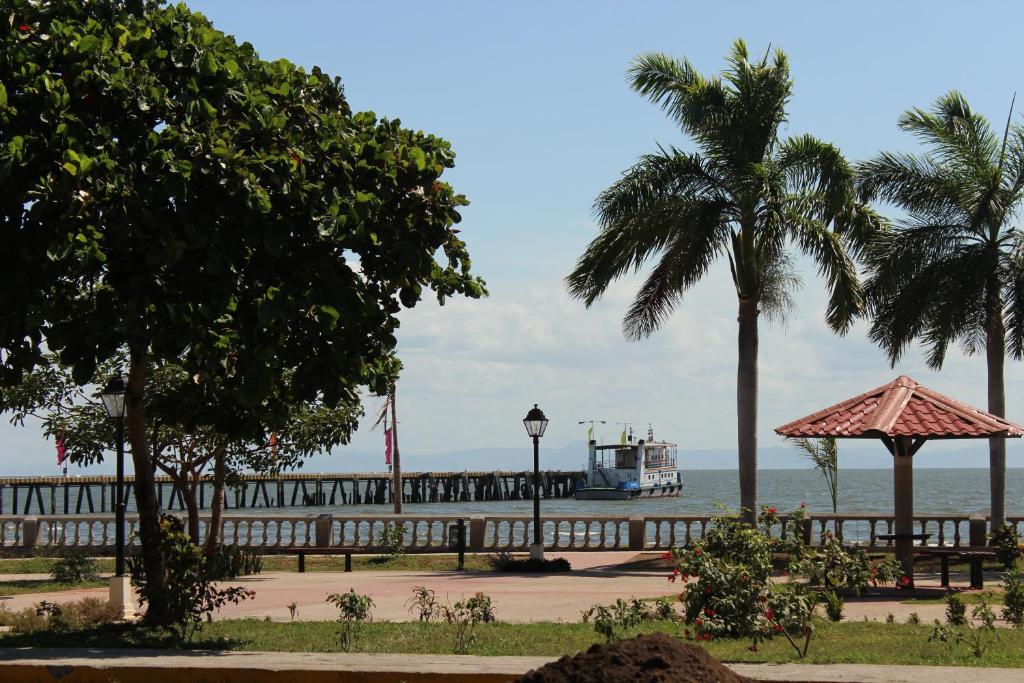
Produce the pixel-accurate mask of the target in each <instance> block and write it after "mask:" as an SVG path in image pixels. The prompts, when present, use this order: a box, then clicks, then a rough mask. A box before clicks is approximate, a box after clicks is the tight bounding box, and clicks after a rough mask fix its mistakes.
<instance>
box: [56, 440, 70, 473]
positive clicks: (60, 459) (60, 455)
mask: <svg viewBox="0 0 1024 683" xmlns="http://www.w3.org/2000/svg"><path fill="white" fill-rule="evenodd" d="M67 459H68V450H67V449H66V448H64V437H63V436H58V437H57V466H58V467H60V466H61V465H63V464H64V461H65V460H67Z"/></svg>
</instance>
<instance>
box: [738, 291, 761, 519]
mask: <svg viewBox="0 0 1024 683" xmlns="http://www.w3.org/2000/svg"><path fill="white" fill-rule="evenodd" d="M757 316H758V310H757V301H755V300H753V299H750V298H744V297H741V298H740V309H739V317H738V321H739V327H740V330H739V367H738V370H737V373H736V436H737V446H738V452H739V470H740V518H741V519H742V520H743V521H745V522H747V523H748V524H750V525H753V524H755V523H756V520H757Z"/></svg>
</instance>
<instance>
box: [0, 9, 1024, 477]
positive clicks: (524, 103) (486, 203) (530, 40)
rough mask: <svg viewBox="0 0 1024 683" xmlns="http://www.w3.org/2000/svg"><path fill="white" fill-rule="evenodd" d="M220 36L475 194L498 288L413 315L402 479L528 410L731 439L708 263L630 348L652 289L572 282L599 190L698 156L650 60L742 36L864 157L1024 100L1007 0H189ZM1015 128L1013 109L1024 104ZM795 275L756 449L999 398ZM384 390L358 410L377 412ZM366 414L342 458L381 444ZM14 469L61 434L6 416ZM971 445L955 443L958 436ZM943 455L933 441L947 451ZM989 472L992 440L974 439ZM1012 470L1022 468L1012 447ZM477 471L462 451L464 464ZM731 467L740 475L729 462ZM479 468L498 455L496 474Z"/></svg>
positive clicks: (702, 443)
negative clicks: (827, 424) (325, 83)
mask: <svg viewBox="0 0 1024 683" xmlns="http://www.w3.org/2000/svg"><path fill="white" fill-rule="evenodd" d="M187 4H188V5H189V6H190V7H192V8H193V9H194V10H198V11H201V12H203V13H205V14H206V15H207V16H208V17H210V19H211V20H212V21H213V23H214V25H215V26H216V27H218V28H219V29H221V30H223V31H225V32H227V33H229V34H232V35H234V36H235V37H236V38H237V39H238V40H239V41H248V42H250V43H252V44H253V45H254V46H255V47H256V49H257V50H258V51H259V53H260V54H261V56H262V57H263V58H265V59H277V58H287V59H289V60H291V61H293V62H295V63H297V64H300V65H302V66H304V67H312V66H314V65H318V66H320V67H322V68H323V69H324V70H325V71H327V72H328V73H330V74H332V75H338V76H340V77H341V78H342V80H343V83H344V86H345V92H346V96H347V98H348V100H349V102H350V104H351V105H352V107H353V108H354V109H355V110H372V111H375V112H376V113H377V114H378V115H380V116H386V117H389V118H400V119H401V121H402V123H403V124H404V125H405V126H406V127H409V128H414V129H423V130H425V131H427V132H430V133H434V134H437V135H439V136H441V137H444V138H445V139H447V140H449V141H450V142H451V143H452V145H453V148H454V150H455V152H456V155H457V157H456V165H455V168H454V170H452V171H450V172H447V173H446V174H445V179H447V180H448V181H449V182H451V183H452V184H453V186H454V187H455V188H456V189H457V190H458V191H459V192H461V193H463V194H465V195H466V196H467V197H468V198H469V199H470V201H471V202H472V204H471V205H470V206H469V207H467V208H466V209H465V210H464V212H463V222H462V224H461V225H460V228H461V229H462V234H461V236H462V237H463V238H464V239H465V240H466V242H467V243H468V245H469V249H470V253H471V255H472V258H473V269H474V271H475V272H476V273H477V274H478V275H480V276H482V277H483V278H484V279H485V280H486V281H487V283H488V289H489V291H490V296H489V297H488V298H487V299H484V300H480V301H466V300H455V301H450V302H449V303H448V304H446V305H445V306H444V307H439V306H437V305H436V303H431V302H429V301H426V302H424V303H422V304H421V305H419V306H417V307H416V308H415V309H413V310H410V311H406V312H404V313H403V315H402V327H401V330H400V331H399V353H400V355H401V357H402V360H403V363H404V365H405V370H404V373H403V377H402V379H401V381H400V383H399V388H398V413H399V418H400V425H399V427H400V444H401V448H402V451H403V453H405V454H406V458H405V459H404V465H403V467H404V469H407V470H410V469H412V470H414V469H417V462H416V456H417V455H421V454H422V455H426V454H432V453H433V454H437V453H448V452H454V451H465V450H469V449H486V448H490V447H494V448H499V447H500V448H517V447H522V448H523V449H524V451H526V450H527V449H528V448H529V442H528V439H527V436H526V433H525V431H524V429H523V426H522V422H521V420H522V418H523V416H524V415H525V413H526V411H527V410H528V409H529V408H530V407H531V406H532V404H534V403H538V404H539V405H540V406H541V408H542V409H543V410H544V411H545V413H546V414H547V416H548V417H549V419H550V420H551V422H550V426H549V427H548V431H547V434H546V435H545V437H544V445H545V447H550V448H561V447H564V446H565V445H566V444H568V443H570V442H574V441H580V442H582V440H583V438H584V434H585V428H584V427H581V426H580V425H579V424H578V422H579V421H580V420H589V419H603V420H606V421H607V422H608V425H607V426H606V427H604V431H603V433H602V432H600V431H599V435H602V436H604V437H605V438H609V439H611V438H613V437H614V435H615V434H617V431H618V429H620V428H619V427H616V426H615V423H618V422H632V423H633V424H634V425H635V427H636V429H637V431H638V432H640V433H646V431H647V425H648V423H652V424H653V425H654V429H655V433H656V435H657V436H659V437H662V438H667V439H670V440H673V441H676V442H678V443H679V444H680V448H683V449H722V450H725V451H728V450H730V449H734V448H735V439H736V418H735V374H736V332H737V330H736V298H735V293H734V290H733V289H732V284H731V281H730V278H729V274H728V265H727V263H725V262H719V263H716V264H715V265H714V266H713V267H712V270H711V272H710V273H709V275H708V277H707V278H706V279H705V281H704V282H702V283H701V284H700V285H699V286H698V287H696V288H695V289H693V290H692V291H691V292H690V293H689V294H688V295H687V296H686V298H685V300H684V301H683V303H682V304H681V306H680V307H679V308H678V309H677V311H676V313H675V314H674V315H673V316H672V318H671V319H670V320H669V321H668V322H667V324H665V325H664V326H663V328H662V329H661V330H660V331H659V332H657V333H655V334H654V335H653V336H651V337H650V338H649V339H647V340H644V341H642V342H627V341H625V340H624V339H623V336H622V332H621V318H622V314H623V313H624V311H625V308H626V306H627V305H628V303H629V301H630V300H631V298H632V295H633V294H634V293H635V290H636V287H637V285H638V278H628V279H625V280H623V281H621V282H619V283H618V284H617V285H615V286H613V287H612V289H611V290H610V291H609V293H608V294H607V295H606V296H605V297H604V299H603V300H602V301H600V302H599V303H598V304H596V305H595V306H593V307H592V308H591V309H589V310H588V309H585V308H584V306H583V305H582V304H581V303H579V302H576V301H573V300H571V299H570V298H569V297H568V295H567V294H566V290H565V287H564V283H563V278H564V277H565V276H566V274H568V272H569V271H570V270H571V269H572V267H573V264H574V262H575V260H576V258H577V257H578V256H579V255H580V253H581V252H582V251H583V250H584V248H585V247H586V245H587V244H588V242H589V241H590V240H591V239H592V238H593V237H594V236H595V234H596V225H595V221H594V217H593V214H592V212H591V204H592V202H593V200H594V197H595V196H596V195H597V194H598V193H599V192H600V191H601V190H602V189H604V188H605V187H607V186H608V185H609V184H611V183H612V182H614V181H615V180H616V179H617V178H618V177H619V175H620V174H621V173H622V172H623V171H624V170H626V169H627V168H628V167H629V166H630V165H631V164H633V163H634V162H635V161H636V160H637V158H638V156H640V155H642V154H644V153H646V152H650V151H652V150H655V149H656V147H657V145H659V144H664V145H676V146H679V147H682V148H684V149H690V148H692V146H691V144H690V142H689V141H688V140H687V139H686V137H685V136H684V135H683V134H682V133H680V131H679V130H678V129H677V128H676V127H675V126H674V125H673V124H672V122H670V121H669V120H668V119H667V118H666V117H664V116H663V114H662V113H661V111H660V110H659V109H658V108H657V107H656V106H655V105H653V104H651V103H649V102H648V101H646V100H645V99H643V98H641V97H640V96H638V95H636V94H635V93H633V92H632V91H631V90H630V88H629V87H628V85H627V82H626V77H625V74H626V69H627V68H628V66H629V64H630V61H631V60H632V59H633V58H634V57H635V56H636V55H637V54H639V53H641V52H646V51H660V52H665V53H668V54H671V55H673V56H677V57H686V58H688V59H689V60H690V61H691V62H692V63H693V64H694V66H695V67H696V68H697V69H698V70H700V71H702V72H703V73H705V74H712V73H714V72H717V71H720V70H721V69H722V68H723V67H724V57H725V55H726V54H727V53H728V51H729V49H730V45H731V43H732V41H733V40H734V39H735V38H737V37H742V38H743V39H745V40H746V41H747V43H748V45H749V47H750V49H751V52H753V53H760V52H762V51H764V50H767V49H769V48H772V49H774V48H781V49H783V50H784V51H785V52H786V53H787V55H788V56H789V59H790V65H791V72H792V77H793V80H794V90H793V99H792V102H791V104H790V107H789V115H790V116H789V122H788V124H787V126H786V128H785V130H784V131H783V134H784V135H792V134H802V133H812V134H814V135H816V136H818V137H820V138H822V139H824V140H827V141H829V142H832V143H834V144H836V145H838V146H839V147H840V148H841V149H842V151H843V153H844V154H845V155H846V156H847V157H848V158H849V159H851V160H859V159H863V158H866V157H869V156H871V155H873V154H875V153H876V152H878V151H880V150H890V151H918V150H919V148H918V147H917V146H916V143H915V141H914V140H913V139H912V138H910V137H909V136H908V135H906V134H903V133H901V132H900V131H899V130H898V129H897V127H896V119H897V117H898V115H899V114H900V113H901V112H903V111H905V110H906V109H908V108H911V107H915V106H917V107H927V106H929V105H930V104H931V103H932V102H933V101H934V100H935V98H937V97H938V96H940V95H942V94H943V93H945V92H947V91H948V90H950V89H958V90H960V91H961V92H963V93H964V94H965V95H966V97H967V98H968V101H969V102H971V104H972V106H973V107H974V108H975V109H976V110H977V111H980V112H982V113H984V114H986V115H987V116H989V118H990V119H991V120H992V121H993V122H997V123H996V125H998V122H1002V121H1005V119H1006V115H1007V111H1008V108H1009V105H1010V101H1011V98H1012V97H1013V95H1014V93H1015V92H1017V91H1020V90H1024V88H1022V87H1021V86H1022V85H1024V75H1022V72H1021V71H1020V69H1019V63H1018V59H1016V57H1017V56H1018V49H1017V45H1018V42H1019V41H1018V32H1019V31H1018V28H1019V26H1020V24H1021V20H1022V19H1024V6H1021V5H1018V4H1016V3H1011V2H987V3H984V4H983V5H967V4H964V3H962V2H938V1H932V2H929V3H927V4H926V5H925V4H923V3H894V2H873V1H868V0H864V1H861V2H828V3H823V2H817V1H814V2H811V1H806V2H797V1H787V2H776V3H765V2H728V3H708V2H701V3H691V2H672V3H669V2H634V3H626V2H599V1H593V0H592V1H588V2H550V1H549V2H539V1H538V2H533V1H528V0H519V1H517V2H503V3H498V2H468V1H462V2H456V1H445V0H435V1H434V2H430V3H423V2H415V3H414V2H383V1H375V2H355V1H351V2H342V1H334V0H322V1H316V2H314V1H300V0H292V1H291V2H281V1H280V0H245V1H242V0H191V1H190V2H188V3H187ZM1017 118H1018V120H1019V116H1018V117H1017ZM801 264H802V268H803V272H802V277H803V279H804V287H803V289H802V290H801V291H800V292H799V293H798V294H797V296H796V297H795V298H796V300H797V303H798V309H797V310H796V311H795V312H794V314H793V315H792V316H791V319H790V321H789V323H788V325H787V326H785V327H774V328H773V327H770V326H768V325H763V326H762V332H761V354H760V373H761V374H760V415H759V423H758V438H759V442H760V444H761V445H762V446H765V447H777V446H780V445H782V444H781V441H780V439H779V438H778V437H777V436H776V435H775V434H774V433H773V431H772V429H773V428H774V427H776V426H778V425H781V424H783V423H786V422H788V421H790V420H792V419H794V418H797V417H800V416H803V415H806V414H808V413H810V412H812V411H814V410H816V409H818V408H821V407H824V406H826V405H831V404H833V403H836V402H838V401H839V400H842V399H845V398H847V397H849V396H852V395H854V394H857V393H860V392H862V391H865V390H867V389H870V388H872V387H875V386H878V385H881V384H884V383H885V382H888V381H889V380H891V379H892V378H894V377H895V376H897V375H899V374H908V375H910V376H912V377H914V378H915V379H917V380H918V381H920V382H921V383H923V384H925V385H927V386H929V387H932V388H934V389H937V390H939V391H942V392H945V393H949V394H951V395H954V396H956V397H959V398H961V399H962V400H965V401H967V402H970V403H973V404H975V405H979V406H981V407H984V406H985V402H986V389H985V365H984V360H983V359H982V358H980V357H974V358H966V357H964V356H963V355H962V354H960V353H959V352H953V353H951V354H950V357H949V358H948V360H947V362H946V365H945V367H944V368H943V370H942V371H941V372H940V373H936V372H932V371H929V370H928V369H927V368H926V366H925V364H924V362H923V358H922V354H921V353H920V351H919V350H918V349H912V350H911V352H910V353H908V354H907V356H906V357H905V358H904V359H903V361H902V362H901V363H900V364H899V365H898V366H897V367H895V368H891V367H890V366H889V363H888V362H887V360H886V358H885V357H884V355H883V354H882V353H881V352H880V351H879V350H878V349H877V348H876V347H874V346H873V345H872V344H871V343H870V342H869V341H868V340H867V338H866V335H865V325H864V324H863V323H861V324H858V325H857V326H856V327H855V328H854V329H853V330H852V331H851V332H850V333H849V334H847V335H846V336H845V337H837V336H835V335H834V334H832V333H831V332H830V331H828V329H827V328H826V326H825V324H824V322H823V317H824V311H825V301H826V299H825V291H824V285H823V282H822V280H820V279H819V278H818V277H817V276H816V274H815V272H814V270H813V268H809V267H807V264H806V263H804V262H801ZM1022 379H1024V369H1022V367H1021V364H1020V363H1017V362H1008V363H1007V366H1006V389H1007V412H1008V415H1009V417H1010V418H1011V419H1013V418H1016V419H1017V420H1024V395H1022V392H1021V391H1020V389H1019V387H1020V384H1021V380H1022ZM377 404H378V402H377V401H376V400H375V399H370V400H368V402H367V408H368V412H372V411H373V410H374V409H375V408H376V406H377ZM371 422H372V421H371V420H367V421H366V423H367V424H365V425H364V426H363V427H362V428H361V429H360V431H359V432H358V433H357V434H356V435H355V438H354V439H353V442H352V444H351V446H350V447H348V448H339V449H336V450H335V452H334V453H333V456H332V458H331V460H330V463H331V464H330V465H328V466H329V467H330V468H331V469H335V470H346V469H351V468H349V467H347V466H346V460H345V458H346V455H352V456H353V457H354V456H355V455H356V454H366V453H369V452H380V451H382V443H381V442H382V436H381V435H380V433H379V432H371V431H370V430H369V423H371ZM0 440H2V443H3V444H4V445H5V449H4V450H5V451H6V452H7V455H6V458H5V461H6V462H7V463H9V469H10V470H12V471H15V470H17V471H28V470H31V471H38V472H40V473H53V472H55V471H56V468H55V465H54V464H53V460H54V456H53V444H52V443H47V442H46V441H45V440H43V438H42V436H41V434H40V433H39V431H38V429H37V428H36V427H34V426H31V425H30V426H28V427H25V428H17V429H16V428H13V427H8V426H7V425H3V426H2V427H0ZM963 445H964V444H962V443H961V444H957V447H963ZM942 447H943V446H942V445H939V444H936V445H929V448H942ZM973 452H974V453H976V455H977V457H976V461H972V462H965V464H966V465H972V464H973V465H978V466H984V465H985V464H987V457H986V446H985V444H983V443H977V444H976V446H975V447H974V451H973ZM1009 465H1010V466H1024V457H1022V456H1021V455H1018V454H1016V453H1013V452H1011V455H1010V461H1009ZM475 466H476V463H471V462H465V461H460V460H459V459H458V458H453V459H452V468H453V469H462V468H464V467H470V468H474V467H475ZM721 466H722V467H735V460H734V458H733V457H727V458H724V459H723V461H722V463H721ZM483 469H487V467H483Z"/></svg>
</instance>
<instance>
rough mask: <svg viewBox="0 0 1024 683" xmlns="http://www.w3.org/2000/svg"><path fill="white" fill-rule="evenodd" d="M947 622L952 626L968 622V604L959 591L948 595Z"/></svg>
mask: <svg viewBox="0 0 1024 683" xmlns="http://www.w3.org/2000/svg"><path fill="white" fill-rule="evenodd" d="M946 623H947V624H949V625H950V626H964V625H966V624H967V605H966V604H965V603H964V599H963V598H961V597H960V595H959V594H958V593H950V594H949V595H947V596H946Z"/></svg>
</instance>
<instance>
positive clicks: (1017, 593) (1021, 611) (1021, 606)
mask: <svg viewBox="0 0 1024 683" xmlns="http://www.w3.org/2000/svg"><path fill="white" fill-rule="evenodd" d="M1003 619H1005V620H1006V621H1007V622H1008V623H1010V624H1013V626H1015V627H1016V628H1024V581H1021V578H1020V571H1019V570H1018V569H1016V568H1014V569H1011V570H1010V571H1009V572H1007V573H1006V578H1005V579H1004V580H1003Z"/></svg>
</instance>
